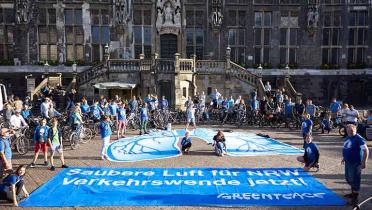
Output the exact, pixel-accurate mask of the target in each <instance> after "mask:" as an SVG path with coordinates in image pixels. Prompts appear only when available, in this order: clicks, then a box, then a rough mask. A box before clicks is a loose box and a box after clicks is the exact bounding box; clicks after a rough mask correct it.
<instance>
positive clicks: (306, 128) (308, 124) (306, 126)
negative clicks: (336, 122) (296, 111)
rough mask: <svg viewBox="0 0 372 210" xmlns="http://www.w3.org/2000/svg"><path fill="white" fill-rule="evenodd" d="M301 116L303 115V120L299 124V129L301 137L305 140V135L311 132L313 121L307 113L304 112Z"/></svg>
mask: <svg viewBox="0 0 372 210" xmlns="http://www.w3.org/2000/svg"><path fill="white" fill-rule="evenodd" d="M303 116H304V121H303V122H302V125H301V131H302V137H303V138H304V140H305V136H307V135H308V134H311V133H312V129H313V121H312V120H311V119H310V115H309V114H304V115H303ZM304 144H305V142H304Z"/></svg>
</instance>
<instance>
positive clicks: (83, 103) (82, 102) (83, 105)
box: [80, 98, 89, 115]
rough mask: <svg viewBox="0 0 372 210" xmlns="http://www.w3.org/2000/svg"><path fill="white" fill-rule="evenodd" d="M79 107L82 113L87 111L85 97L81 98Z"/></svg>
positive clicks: (87, 106)
mask: <svg viewBox="0 0 372 210" xmlns="http://www.w3.org/2000/svg"><path fill="white" fill-rule="evenodd" d="M80 109H81V113H82V114H83V115H86V114H88V112H89V104H88V101H87V100H86V99H85V98H83V99H82V100H81V104H80Z"/></svg>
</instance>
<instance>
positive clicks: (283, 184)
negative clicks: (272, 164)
mask: <svg viewBox="0 0 372 210" xmlns="http://www.w3.org/2000/svg"><path fill="white" fill-rule="evenodd" d="M50 195H53V198H52V199H50ZM344 204H345V201H344V200H342V199H341V198H340V197H339V196H337V195H336V194H335V193H333V192H332V191H330V190H329V189H327V188H326V187H324V186H323V185H322V184H321V183H319V182H318V181H317V180H315V179H314V178H313V177H312V176H311V175H310V174H308V173H307V172H304V171H303V170H302V169H300V168H266V169H249V168H68V169H64V170H62V171H61V172H60V173H59V174H57V175H56V176H55V177H54V178H53V179H51V180H50V181H48V182H47V183H46V184H44V185H43V186H41V187H40V188H38V189H37V190H35V191H34V192H33V193H31V195H30V197H29V198H28V199H26V200H25V201H23V202H21V203H20V205H21V206H24V207H26V206H27V207H67V206H255V205H256V206H323V205H332V206H335V205H344Z"/></svg>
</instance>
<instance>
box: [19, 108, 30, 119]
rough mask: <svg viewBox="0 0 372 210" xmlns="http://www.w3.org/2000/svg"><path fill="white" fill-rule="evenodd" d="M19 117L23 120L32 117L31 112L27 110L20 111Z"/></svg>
mask: <svg viewBox="0 0 372 210" xmlns="http://www.w3.org/2000/svg"><path fill="white" fill-rule="evenodd" d="M21 115H22V117H23V119H28V118H29V117H31V116H32V112H31V110H29V109H27V110H22V111H21Z"/></svg>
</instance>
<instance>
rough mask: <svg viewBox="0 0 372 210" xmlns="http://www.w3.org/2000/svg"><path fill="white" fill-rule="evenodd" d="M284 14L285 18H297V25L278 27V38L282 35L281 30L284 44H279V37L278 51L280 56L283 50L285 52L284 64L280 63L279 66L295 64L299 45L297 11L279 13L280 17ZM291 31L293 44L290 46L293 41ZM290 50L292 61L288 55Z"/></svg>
mask: <svg viewBox="0 0 372 210" xmlns="http://www.w3.org/2000/svg"><path fill="white" fill-rule="evenodd" d="M284 12H285V13H286V15H287V16H286V17H294V18H297V25H288V26H287V27H284V26H282V25H280V27H279V30H280V36H281V34H282V29H284V30H285V33H286V35H285V44H284V45H282V43H281V40H282V39H281V38H282V37H280V42H279V49H280V54H281V53H282V52H281V51H282V50H283V49H284V50H285V54H286V56H285V57H286V58H285V62H282V61H281V62H280V63H281V64H297V49H299V44H298V33H299V30H300V27H299V25H298V20H299V11H296V10H289V11H281V15H280V17H282V15H283V14H284ZM292 31H295V36H296V37H295V39H296V41H295V43H294V44H291V43H292V41H293V40H291V32H292ZM291 50H292V51H294V60H291V59H290V57H291V56H290V53H291ZM280 60H281V56H280Z"/></svg>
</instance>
